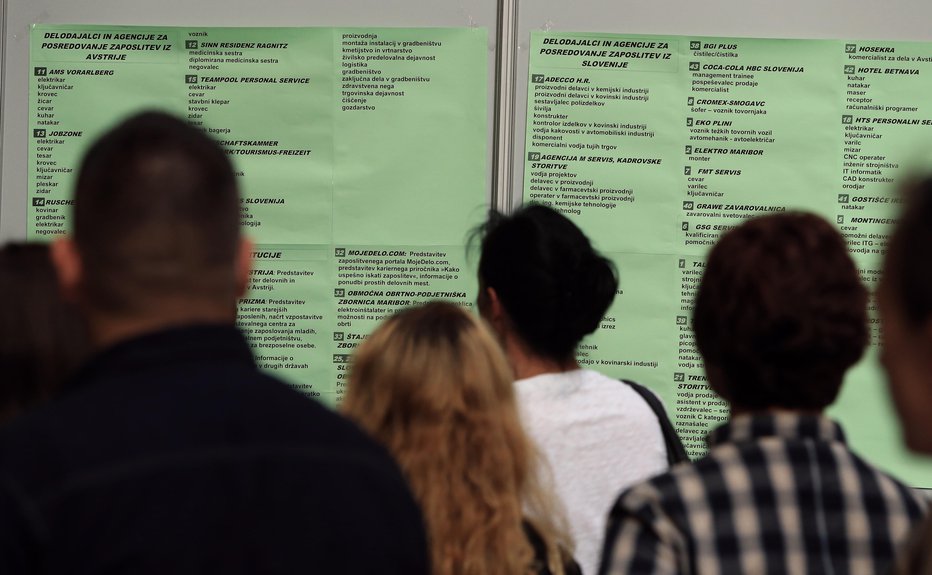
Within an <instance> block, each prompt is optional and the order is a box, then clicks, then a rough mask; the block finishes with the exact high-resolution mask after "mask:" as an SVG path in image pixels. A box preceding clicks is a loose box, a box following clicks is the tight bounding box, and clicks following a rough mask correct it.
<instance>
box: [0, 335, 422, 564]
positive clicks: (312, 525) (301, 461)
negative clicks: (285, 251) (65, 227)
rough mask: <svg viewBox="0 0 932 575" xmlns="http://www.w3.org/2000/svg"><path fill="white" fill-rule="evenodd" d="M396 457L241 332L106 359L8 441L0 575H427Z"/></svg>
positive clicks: (138, 345)
mask: <svg viewBox="0 0 932 575" xmlns="http://www.w3.org/2000/svg"><path fill="white" fill-rule="evenodd" d="M428 565H429V563H428V552H427V546H426V540H425V535H424V530H423V525H422V519H421V515H420V512H419V511H418V509H417V506H416V504H415V503H414V500H413V498H412V497H411V495H410V492H409V491H408V488H407V486H406V484H405V482H404V480H403V479H402V476H401V473H400V471H399V470H398V468H397V466H396V465H395V463H394V462H393V461H392V460H391V458H390V457H389V456H388V454H387V453H386V452H385V451H384V450H383V449H382V448H381V447H379V446H378V445H376V444H375V443H374V442H373V441H372V440H370V439H369V438H368V437H367V436H365V435H364V434H363V432H362V431H360V430H359V429H358V428H356V427H355V426H354V425H352V424H351V423H349V422H347V421H345V420H344V419H343V418H341V417H339V416H338V415H336V414H334V413H332V412H330V411H328V410H327V409H326V408H324V407H322V406H320V405H319V404H317V403H316V402H314V401H312V400H310V399H308V398H306V397H305V396H303V395H302V394H300V393H298V392H296V391H294V390H292V389H291V388H289V387H288V386H286V385H285V384H283V383H281V382H279V381H278V380H276V379H274V378H271V377H269V376H267V375H264V374H262V373H260V372H259V371H258V370H257V368H256V365H255V363H254V362H253V359H252V355H251V353H250V351H249V346H248V344H247V342H246V341H245V340H244V339H243V337H242V336H241V335H240V334H239V332H238V331H236V330H235V329H233V328H232V327H225V326H200V327H189V328H182V329H174V330H168V331H164V332H159V333H154V334H150V335H146V336H143V337H140V338H138V339H134V340H132V341H127V342H124V343H121V344H118V345H117V346H115V347H113V348H111V349H109V350H108V351H106V352H104V353H102V354H100V355H99V356H98V357H97V358H95V359H94V360H93V361H92V362H91V363H90V364H89V365H87V366H86V367H85V369H83V370H82V371H81V372H80V373H79V374H78V376H77V377H76V379H75V380H74V381H73V382H72V383H71V385H70V391H69V392H68V393H67V394H66V395H65V396H64V397H62V398H61V399H59V400H57V401H55V402H53V403H51V404H49V405H47V406H45V407H44V408H42V409H40V410H39V411H36V412H34V413H32V414H30V415H27V416H24V417H23V418H21V419H19V420H17V421H15V422H14V423H13V424H12V425H11V426H9V427H8V428H6V429H4V430H3V431H2V433H0V573H3V574H5V575H12V574H17V573H26V572H29V573H32V572H38V571H41V572H42V573H75V574H80V573H108V574H111V573H134V574H136V573H144V574H150V573H151V574H158V575H165V574H168V573H171V574H187V573H223V574H224V575H236V574H247V573H249V574H260V573H261V574H287V575H295V574H297V573H302V574H312V573H327V574H330V573H353V574H357V573H379V574H394V573H397V574H404V575H409V574H422V573H425V574H426V573H428V572H429V567H428Z"/></svg>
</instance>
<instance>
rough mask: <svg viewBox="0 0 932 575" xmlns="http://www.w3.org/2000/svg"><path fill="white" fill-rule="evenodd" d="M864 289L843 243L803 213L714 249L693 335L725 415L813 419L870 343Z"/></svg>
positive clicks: (763, 220)
mask: <svg viewBox="0 0 932 575" xmlns="http://www.w3.org/2000/svg"><path fill="white" fill-rule="evenodd" d="M867 297H868V295H867V290H866V288H865V287H864V285H863V284H862V282H861V279H860V276H859V274H858V269H857V267H856V266H855V264H854V261H853V260H852V259H851V256H850V255H849V254H848V250H847V247H846V245H845V241H844V239H843V238H842V237H841V235H840V234H839V233H838V232H837V231H836V230H835V229H834V228H833V227H832V226H831V224H829V223H828V222H826V221H825V220H824V219H822V218H821V217H819V216H816V215H813V214H807V213H778V214H772V215H767V216H763V217H760V218H755V219H752V220H748V221H746V222H744V223H743V224H741V225H739V226H738V227H736V228H734V229H732V230H730V231H728V232H727V233H725V234H724V235H723V236H722V237H721V239H719V241H718V243H717V244H716V245H715V247H714V248H713V249H712V251H711V253H710V254H709V257H708V260H707V262H706V267H705V273H704V275H703V277H702V282H701V284H700V286H699V291H698V294H697V296H696V305H695V311H694V315H693V329H694V331H695V335H696V345H697V347H698V348H699V353H700V354H701V355H702V357H703V360H704V362H705V367H706V373H707V376H708V380H709V385H710V386H711V387H712V389H713V390H714V391H715V392H716V393H718V394H719V395H721V396H722V398H724V399H725V400H726V401H728V403H729V404H730V405H731V408H732V412H733V413H738V412H748V411H766V410H771V409H784V410H796V411H807V412H820V411H821V410H823V409H824V408H825V407H827V406H828V405H830V404H831V403H832V402H833V401H834V400H835V397H836V396H837V394H838V390H839V389H840V388H841V383H842V380H843V378H844V375H845V372H846V371H847V370H848V369H849V368H850V367H851V366H852V365H854V364H855V363H856V362H857V361H858V360H859V359H860V357H861V355H862V354H863V353H864V348H865V347H866V345H867V342H868V326H867Z"/></svg>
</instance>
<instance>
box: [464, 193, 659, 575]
mask: <svg viewBox="0 0 932 575" xmlns="http://www.w3.org/2000/svg"><path fill="white" fill-rule="evenodd" d="M481 234H482V255H481V257H480V261H479V292H480V294H479V302H478V304H479V311H480V313H481V314H482V315H483V317H485V319H486V320H487V321H488V322H489V323H490V324H491V325H492V327H493V329H494V330H495V332H496V333H497V335H498V337H499V340H500V341H501V343H502V345H503V347H504V349H505V352H506V354H507V356H508V359H509V361H510V363H511V366H512V369H513V371H514V373H515V378H516V379H517V380H518V381H516V382H515V388H516V392H517V394H518V402H519V406H520V407H521V411H522V417H523V420H524V424H525V426H526V427H527V429H528V432H529V433H530V434H531V436H532V437H533V439H534V440H535V441H536V442H537V444H538V445H539V446H540V449H541V451H542V452H543V453H544V456H545V457H546V459H547V461H548V462H549V464H550V466H551V468H552V471H553V477H554V481H555V487H556V491H557V494H558V496H559V497H560V498H561V499H562V501H563V503H564V505H565V507H566V510H567V513H568V517H569V522H570V529H571V532H572V535H573V538H574V539H575V540H576V542H577V547H576V558H577V560H578V561H579V563H580V566H581V567H582V569H583V573H595V571H596V568H597V567H598V560H599V546H600V542H601V540H602V537H603V536H604V532H605V520H606V515H607V513H608V510H609V509H610V508H611V505H612V503H613V501H614V500H615V498H616V497H617V495H618V493H619V492H620V491H621V490H622V489H624V488H626V487H628V486H630V485H632V484H633V483H636V482H638V481H640V480H643V479H646V478H648V477H650V476H652V475H655V474H657V473H660V472H662V471H664V470H666V468H667V455H666V448H665V445H664V440H663V435H662V432H661V429H660V425H659V423H658V421H657V417H656V416H655V415H654V412H653V411H652V410H651V408H650V407H649V406H648V405H647V403H646V402H645V401H644V400H643V399H642V398H641V397H640V396H639V395H638V394H637V393H636V392H635V391H634V390H633V389H631V388H630V387H628V386H627V385H625V384H623V383H621V382H620V381H618V380H617V379H612V378H610V377H607V376H605V375H603V374H601V373H598V372H596V371H593V370H589V369H580V366H579V364H578V363H577V361H576V348H577V346H578V345H579V342H580V341H581V340H582V339H583V337H585V336H586V335H588V334H590V333H592V332H593V331H595V329H596V328H597V327H598V326H599V323H600V322H601V321H602V318H603V316H604V315H605V312H606V311H607V310H608V307H609V305H611V303H612V300H613V299H614V297H615V292H616V290H617V289H618V278H617V277H616V274H615V269H614V267H613V266H612V264H611V262H610V261H609V260H608V259H606V258H604V257H603V256H601V255H600V254H599V253H598V252H596V251H595V250H594V249H593V247H592V245H591V244H590V243H589V240H588V239H587V238H586V236H585V235H584V234H583V233H582V231H580V229H579V228H578V227H576V225H574V224H573V223H572V222H571V221H569V220H568V219H567V218H566V217H564V216H563V215H562V214H560V213H558V212H556V211H554V210H552V209H550V208H548V207H545V206H541V205H529V206H526V207H523V208H521V209H519V210H517V211H516V212H515V213H513V214H512V215H510V216H502V215H499V214H494V215H493V217H492V218H490V220H489V222H488V223H486V224H485V226H483V228H482V229H481Z"/></svg>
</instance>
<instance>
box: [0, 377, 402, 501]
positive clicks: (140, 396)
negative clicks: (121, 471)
mask: <svg viewBox="0 0 932 575" xmlns="http://www.w3.org/2000/svg"><path fill="white" fill-rule="evenodd" d="M134 383H135V384H139V388H138V389H136V390H135V391H136V392H135V393H134V390H133V389H131V387H132V385H133V384H134ZM195 387H197V386H196V384H195ZM185 457H191V458H194V459H202V458H203V457H211V458H214V459H215V460H217V461H219V460H221V459H226V460H229V461H231V462H232V461H240V462H241V465H246V464H247V463H245V462H246V460H247V459H249V458H252V459H253V460H254V461H256V463H255V465H263V464H268V462H270V461H272V460H276V461H279V462H281V461H293V462H295V473H301V474H306V475H308V476H314V473H313V469H315V468H317V469H319V468H320V467H321V466H326V467H327V468H328V469H330V470H331V471H332V472H333V473H337V474H339V473H340V472H341V470H343V471H344V472H345V473H349V474H369V475H372V476H373V477H379V478H383V479H384V480H385V481H387V482H388V483H392V484H394V483H398V482H399V481H400V472H399V471H398V470H397V466H396V465H395V464H394V462H393V461H392V460H391V458H390V457H389V455H388V454H387V452H386V451H385V450H384V449H383V448H382V447H381V446H379V445H378V444H377V443H376V442H375V441H374V440H372V439H371V438H370V437H368V436H367V435H366V434H365V433H364V432H363V431H362V430H361V429H359V428H358V427H357V426H356V425H355V424H353V423H352V422H350V421H348V420H347V419H345V418H343V417H342V416H340V415H339V414H337V413H335V412H333V411H332V410H330V409H328V408H326V407H324V406H323V405H321V404H319V403H318V402H317V401H315V400H313V399H311V398H309V397H307V396H306V395H305V394H303V393H301V392H299V391H297V390H295V389H292V388H291V387H290V386H289V385H288V384H286V383H284V382H282V381H280V380H278V379H277V378H274V377H271V376H268V375H265V374H262V373H259V372H252V373H244V374H240V375H238V376H237V378H236V381H232V380H228V381H225V382H219V381H215V382H207V383H206V384H204V385H202V386H200V387H197V388H196V389H186V388H185V385H184V382H181V381H177V380H176V381H173V382H171V384H167V385H166V386H165V387H164V388H162V389H159V388H158V383H157V382H152V381H148V382H139V381H132V380H127V381H113V380H110V381H101V382H90V384H89V385H87V386H86V387H84V388H82V389H77V390H74V391H72V392H71V393H68V394H67V395H66V396H64V397H61V398H59V399H58V400H55V401H53V402H51V403H49V404H48V405H46V406H43V407H41V408H39V409H37V410H36V411H35V412H33V413H30V414H27V415H25V416H23V417H22V418H20V419H19V420H17V421H15V422H13V423H12V424H10V425H9V426H8V427H7V428H5V429H3V430H2V431H0V475H2V476H5V477H7V478H10V479H11V480H13V481H15V482H16V483H19V484H21V485H23V486H24V489H26V490H28V491H29V492H30V493H32V494H38V493H42V492H43V491H48V490H54V489H58V488H60V487H61V486H62V485H63V484H66V483H67V482H68V481H69V480H70V479H73V478H74V477H83V476H87V475H93V474H98V473H108V470H112V469H117V468H124V467H126V466H132V465H138V464H139V463H140V462H143V461H146V462H153V461H158V462H163V463H162V464H164V465H166V466H171V465H173V464H176V463H177V462H179V461H183V460H184V458H185ZM260 461H262V462H265V463H259V462H260ZM150 464H151V463H150ZM312 478H313V477H312ZM314 481H315V482H317V481H318V480H317V479H314ZM321 481H322V480H321Z"/></svg>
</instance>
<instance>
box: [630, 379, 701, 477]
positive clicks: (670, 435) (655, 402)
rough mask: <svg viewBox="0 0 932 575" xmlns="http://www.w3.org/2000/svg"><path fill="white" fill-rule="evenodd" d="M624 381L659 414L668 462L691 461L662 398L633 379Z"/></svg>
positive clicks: (671, 465) (672, 463)
mask: <svg viewBox="0 0 932 575" xmlns="http://www.w3.org/2000/svg"><path fill="white" fill-rule="evenodd" d="M621 381H622V382H624V383H626V384H628V385H629V386H631V389H633V390H634V391H636V392H638V395H640V396H641V397H643V398H644V401H646V402H647V405H649V406H650V408H651V410H652V411H653V412H654V415H656V416H657V421H659V422H660V430H661V431H662V432H663V442H664V443H665V444H666V446H667V463H669V464H670V467H673V466H674V465H676V464H677V463H682V462H684V461H689V455H688V454H687V453H686V448H685V447H683V442H682V441H680V436H678V435H677V434H676V430H675V429H673V424H672V423H671V422H670V418H669V417H667V412H666V410H664V408H663V404H662V403H660V400H659V399H657V396H656V395H654V394H653V393H651V391H650V390H649V389H647V388H646V387H644V386H643V385H640V384H638V383H634V382H633V381H628V380H627V379H623V380H621Z"/></svg>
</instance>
